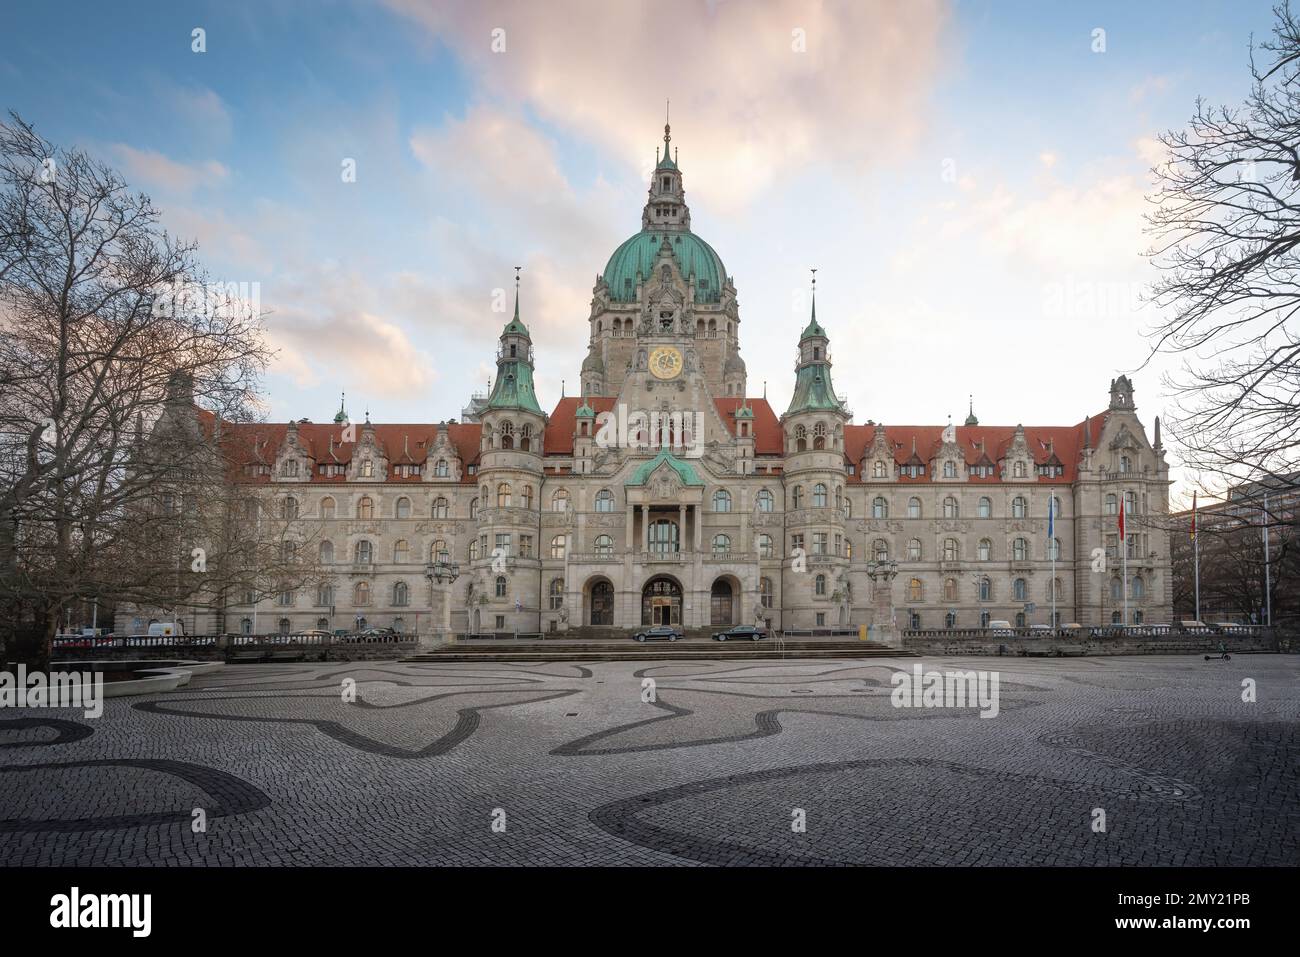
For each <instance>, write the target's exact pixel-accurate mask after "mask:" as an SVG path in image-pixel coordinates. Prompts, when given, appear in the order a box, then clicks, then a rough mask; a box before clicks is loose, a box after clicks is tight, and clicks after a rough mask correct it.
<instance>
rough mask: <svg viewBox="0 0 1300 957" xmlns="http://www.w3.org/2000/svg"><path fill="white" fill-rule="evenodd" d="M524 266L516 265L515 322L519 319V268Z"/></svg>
mask: <svg viewBox="0 0 1300 957" xmlns="http://www.w3.org/2000/svg"><path fill="white" fill-rule="evenodd" d="M523 268H524V267H523V266H516V267H515V322H518V321H519V270H521V269H523Z"/></svg>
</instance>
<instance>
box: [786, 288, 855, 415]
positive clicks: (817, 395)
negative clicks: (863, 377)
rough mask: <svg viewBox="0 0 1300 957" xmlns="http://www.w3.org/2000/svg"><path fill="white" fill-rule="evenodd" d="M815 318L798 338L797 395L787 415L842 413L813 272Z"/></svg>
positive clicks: (828, 340) (792, 400)
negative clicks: (818, 307)
mask: <svg viewBox="0 0 1300 957" xmlns="http://www.w3.org/2000/svg"><path fill="white" fill-rule="evenodd" d="M813 272H814V277H813V293H812V318H811V319H809V321H808V325H807V326H805V327H804V330H803V332H802V333H801V334H800V336H799V362H798V364H797V365H796V366H795V381H794V395H792V396H791V397H790V407H789V408H788V409H786V412H785V414H786V415H793V414H795V413H796V412H843V403H841V402H840V400H839V398H838V397H837V396H836V395H835V386H834V384H833V383H832V382H831V356H830V339H829V338H828V337H827V335H826V330H825V329H823V328H822V326H821V323H819V322H818V321H817V278H816V275H815V273H816V270H813Z"/></svg>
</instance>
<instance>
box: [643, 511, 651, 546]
mask: <svg viewBox="0 0 1300 957" xmlns="http://www.w3.org/2000/svg"><path fill="white" fill-rule="evenodd" d="M641 551H642V552H648V551H650V506H649V505H642V506H641Z"/></svg>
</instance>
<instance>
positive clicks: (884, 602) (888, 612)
mask: <svg viewBox="0 0 1300 957" xmlns="http://www.w3.org/2000/svg"><path fill="white" fill-rule="evenodd" d="M867 577H868V578H869V579H871V583H872V584H873V585H875V586H876V588H875V592H876V595H875V597H876V627H877V628H884V627H889V628H892V627H893V625H894V598H893V588H892V587H890V586H891V583H892V582H893V580H894V579H895V578H897V577H898V562H896V561H893V560H892V559H885V560H884V561H870V562H867Z"/></svg>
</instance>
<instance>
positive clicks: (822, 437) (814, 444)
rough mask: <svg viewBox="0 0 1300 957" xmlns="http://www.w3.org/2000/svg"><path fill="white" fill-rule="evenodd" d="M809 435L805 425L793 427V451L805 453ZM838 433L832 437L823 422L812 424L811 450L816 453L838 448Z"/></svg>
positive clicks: (807, 447)
mask: <svg viewBox="0 0 1300 957" xmlns="http://www.w3.org/2000/svg"><path fill="white" fill-rule="evenodd" d="M809 438H810V434H809V431H808V427H807V426H806V425H802V424H800V425H796V426H795V427H794V450H795V451H796V452H807V451H808V449H809V447H810V445H809ZM838 438H839V433H838V432H836V433H834V434H833V435H832V434H831V432H830V430H829V429H827V427H826V423H825V422H817V423H814V425H813V427H812V432H811V440H812V441H811V448H812V449H813V450H814V451H816V450H819V449H833V448H836V447H837V446H838Z"/></svg>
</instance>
